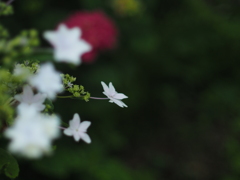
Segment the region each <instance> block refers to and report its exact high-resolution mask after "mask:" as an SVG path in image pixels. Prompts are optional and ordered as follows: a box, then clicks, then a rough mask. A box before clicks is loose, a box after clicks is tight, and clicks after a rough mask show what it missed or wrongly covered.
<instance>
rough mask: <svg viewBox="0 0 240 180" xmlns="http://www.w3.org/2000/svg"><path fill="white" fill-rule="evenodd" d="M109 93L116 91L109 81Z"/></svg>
mask: <svg viewBox="0 0 240 180" xmlns="http://www.w3.org/2000/svg"><path fill="white" fill-rule="evenodd" d="M109 93H110V94H111V95H114V94H115V93H116V90H115V88H114V87H113V85H112V82H110V83H109Z"/></svg>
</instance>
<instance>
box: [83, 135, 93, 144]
mask: <svg viewBox="0 0 240 180" xmlns="http://www.w3.org/2000/svg"><path fill="white" fill-rule="evenodd" d="M81 138H82V140H83V141H85V142H86V143H91V139H90V137H89V135H88V134H86V133H82V135H81Z"/></svg>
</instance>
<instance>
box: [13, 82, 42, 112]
mask: <svg viewBox="0 0 240 180" xmlns="http://www.w3.org/2000/svg"><path fill="white" fill-rule="evenodd" d="M14 98H15V99H16V100H18V101H19V102H20V105H19V106H22V105H23V104H24V105H28V106H33V107H34V108H35V109H36V110H37V111H42V110H43V109H44V108H45V105H44V104H43V102H44V101H45V99H46V95H45V94H41V93H38V94H35V95H34V94H33V90H32V88H31V87H30V86H29V85H25V86H24V87H23V93H22V94H17V95H15V96H14Z"/></svg>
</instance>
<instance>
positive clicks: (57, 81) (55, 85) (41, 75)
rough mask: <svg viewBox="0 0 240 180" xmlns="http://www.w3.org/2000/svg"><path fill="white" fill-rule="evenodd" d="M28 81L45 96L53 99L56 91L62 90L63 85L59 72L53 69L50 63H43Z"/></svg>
mask: <svg viewBox="0 0 240 180" xmlns="http://www.w3.org/2000/svg"><path fill="white" fill-rule="evenodd" d="M29 83H30V84H31V85H32V86H34V87H36V88H37V89H38V90H39V91H40V92H42V93H46V94H47V97H48V98H50V99H54V98H55V97H56V94H57V93H60V92H62V90H63V85H62V80H61V77H60V73H59V72H57V71H55V69H54V67H53V65H52V64H51V63H47V64H43V65H42V66H41V67H40V69H39V70H38V72H37V74H36V75H35V76H33V77H31V78H30V80H29Z"/></svg>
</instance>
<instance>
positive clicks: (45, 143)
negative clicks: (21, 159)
mask: <svg viewBox="0 0 240 180" xmlns="http://www.w3.org/2000/svg"><path fill="white" fill-rule="evenodd" d="M59 124H60V120H59V118H58V117H57V116H46V115H43V114H41V113H39V112H38V111H36V109H35V108H34V107H32V106H30V107H29V106H27V105H23V106H21V107H20V108H18V116H17V118H16V120H15V122H14V124H13V126H11V127H9V128H7V129H6V131H5V132H4V135H5V136H6V137H7V138H10V139H11V142H10V144H9V150H10V151H11V152H12V153H17V154H19V155H22V156H25V157H28V158H40V157H42V155H43V154H49V153H50V152H51V150H52V148H51V142H52V140H53V139H55V138H57V137H58V136H59V135H60V132H59Z"/></svg>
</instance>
